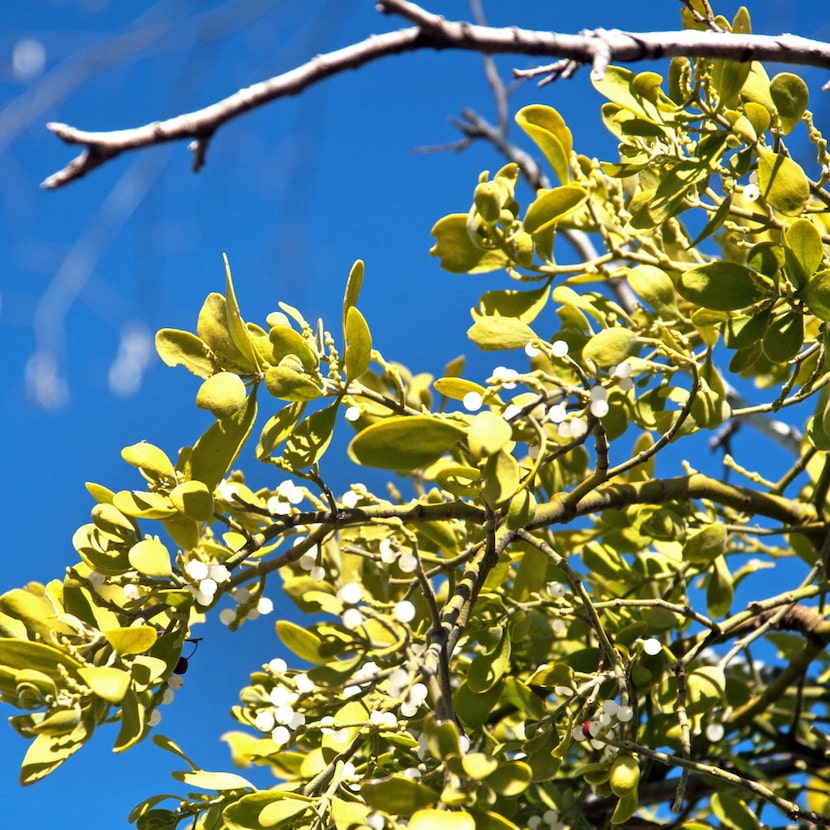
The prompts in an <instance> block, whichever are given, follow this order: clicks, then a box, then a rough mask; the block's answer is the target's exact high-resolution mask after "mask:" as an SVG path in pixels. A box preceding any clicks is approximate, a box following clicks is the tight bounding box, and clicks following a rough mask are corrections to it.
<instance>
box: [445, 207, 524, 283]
mask: <svg viewBox="0 0 830 830" xmlns="http://www.w3.org/2000/svg"><path fill="white" fill-rule="evenodd" d="M430 233H431V234H432V235H433V236H434V237H435V245H433V246H432V248H430V251H429V252H430V254H432V256H437V257H438V258H439V259H440V260H441V267H442V268H444V269H445V270H446V271H450V272H451V273H453V274H478V273H483V272H485V271H495V270H496V269H498V268H504V267H505V266H506V265H508V264H509V263H510V258H509V257H508V256H507V254H505V253H504V252H503V251H501V250H498V249H493V250H486V249H484V248H479V247H478V245H476V244H475V243H474V242H473V241H472V240H471V239H470V235H469V233H468V232H467V214H466V213H453V214H451V215H449V216H445V217H444V218H443V219H439V220H438V221H437V222H436V223H435V225H434V226H433V228H432V230H431V231H430Z"/></svg>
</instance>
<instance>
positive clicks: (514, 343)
mask: <svg viewBox="0 0 830 830" xmlns="http://www.w3.org/2000/svg"><path fill="white" fill-rule="evenodd" d="M467 337H469V338H470V340H472V341H473V343H475V344H476V345H477V346H478V347H479V348H480V349H483V350H485V351H498V350H501V349H521V348H524V347H525V346H526V345H527V344H528V343H530V342H531V341H533V340H536V339H537V337H536V333H535V332H534V331H533V329H532V328H530V326H528V325H527V324H526V323H523V322H522V321H521V320H518V319H516V318H514V317H479V318H478V319H477V320H476V321H475V323H473V325H472V326H470V328H469V329H467Z"/></svg>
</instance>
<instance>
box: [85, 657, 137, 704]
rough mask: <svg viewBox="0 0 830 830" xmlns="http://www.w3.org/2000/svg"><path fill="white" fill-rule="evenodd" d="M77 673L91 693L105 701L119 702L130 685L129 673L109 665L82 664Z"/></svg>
mask: <svg viewBox="0 0 830 830" xmlns="http://www.w3.org/2000/svg"><path fill="white" fill-rule="evenodd" d="M78 674H80V675H81V677H82V678H83V680H84V683H86V685H87V686H89V688H90V689H92V691H93V693H94V694H95V695H97V696H98V697H100V698H102V699H103V700H106V701H107V703H121V701H122V700H123V699H124V695H125V694H126V693H127V689H128V688H129V687H130V675H129V674H128V673H127V672H125V671H122V670H121V669H116V668H113V667H110V666H88V667H87V666H84V667H83V668H81V669H79V670H78Z"/></svg>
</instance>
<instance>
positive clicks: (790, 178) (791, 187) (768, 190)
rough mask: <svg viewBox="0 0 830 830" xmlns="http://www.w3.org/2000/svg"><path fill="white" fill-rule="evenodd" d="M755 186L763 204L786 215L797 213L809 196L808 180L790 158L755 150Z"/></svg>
mask: <svg viewBox="0 0 830 830" xmlns="http://www.w3.org/2000/svg"><path fill="white" fill-rule="evenodd" d="M758 186H759V187H760V188H761V194H762V195H763V197H764V199H765V200H766V202H767V204H769V205H770V206H772V207H774V208H775V209H776V210H778V211H781V213H784V214H786V215H787V216H795V215H797V214H799V213H801V212H802V211H803V210H804V208H805V207H806V206H807V201H808V200H809V198H810V180H809V179H808V178H807V176H806V174H805V173H804V171H803V170H802V169H801V167H800V166H799V165H798V164H796V163H795V162H794V161H793V160H792V159H791V158H787V157H786V156H783V155H781V154H779V153H773V152H770V151H769V150H762V149H759V150H758Z"/></svg>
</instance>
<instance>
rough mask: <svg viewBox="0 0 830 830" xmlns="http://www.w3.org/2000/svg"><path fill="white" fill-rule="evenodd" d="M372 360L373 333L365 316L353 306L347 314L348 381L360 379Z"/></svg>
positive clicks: (346, 360) (346, 356)
mask: <svg viewBox="0 0 830 830" xmlns="http://www.w3.org/2000/svg"><path fill="white" fill-rule="evenodd" d="M371 359H372V333H371V332H370V331H369V325H368V323H367V322H366V320H365V319H364V317H363V315H362V314H361V313H360V312H359V311H358V310H357V308H355V306H352V307H351V308H350V309H349V310H348V311H347V312H346V354H345V358H344V360H345V363H346V381H347V382H348V381H350V380H354V379H355V378H357V377H360V375H362V374H363V373H364V372H365V371H366V370H367V369H368V368H369V362H370V361H371Z"/></svg>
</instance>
